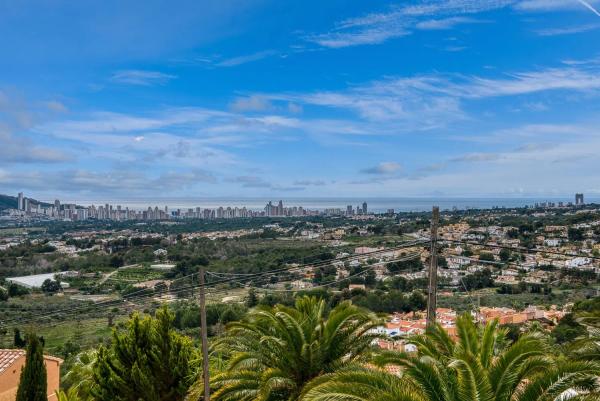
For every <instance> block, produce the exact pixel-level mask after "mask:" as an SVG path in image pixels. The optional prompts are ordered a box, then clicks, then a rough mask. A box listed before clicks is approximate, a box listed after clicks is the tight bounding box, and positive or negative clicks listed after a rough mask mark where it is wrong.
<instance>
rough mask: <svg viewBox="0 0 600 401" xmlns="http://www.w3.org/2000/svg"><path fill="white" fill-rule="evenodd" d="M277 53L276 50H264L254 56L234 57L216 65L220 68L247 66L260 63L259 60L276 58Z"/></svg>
mask: <svg viewBox="0 0 600 401" xmlns="http://www.w3.org/2000/svg"><path fill="white" fill-rule="evenodd" d="M276 54H277V52H276V51H275V50H263V51H260V52H256V53H252V54H248V55H244V56H238V57H232V58H229V59H226V60H222V61H219V62H218V63H216V64H215V65H216V66H218V67H235V66H238V65H241V64H246V63H250V62H253V61H258V60H262V59H264V58H266V57H270V56H274V55H276Z"/></svg>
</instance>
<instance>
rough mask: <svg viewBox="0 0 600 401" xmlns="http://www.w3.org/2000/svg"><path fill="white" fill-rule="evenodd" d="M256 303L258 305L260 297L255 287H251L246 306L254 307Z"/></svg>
mask: <svg viewBox="0 0 600 401" xmlns="http://www.w3.org/2000/svg"><path fill="white" fill-rule="evenodd" d="M256 305H258V297H257V296H256V292H255V291H254V288H250V291H248V297H247V298H246V306H247V307H248V308H254V307H255V306H256Z"/></svg>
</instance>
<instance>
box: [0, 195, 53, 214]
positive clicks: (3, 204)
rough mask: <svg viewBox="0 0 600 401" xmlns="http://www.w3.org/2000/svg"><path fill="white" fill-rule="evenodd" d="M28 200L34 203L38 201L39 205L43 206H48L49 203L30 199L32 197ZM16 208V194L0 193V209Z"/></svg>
mask: <svg viewBox="0 0 600 401" xmlns="http://www.w3.org/2000/svg"><path fill="white" fill-rule="evenodd" d="M29 201H30V202H33V203H35V204H38V203H39V204H40V205H42V206H45V207H48V206H50V203H46V202H40V201H38V200H35V199H32V198H29ZM16 208H17V197H16V196H10V195H2V194H0V210H4V209H16Z"/></svg>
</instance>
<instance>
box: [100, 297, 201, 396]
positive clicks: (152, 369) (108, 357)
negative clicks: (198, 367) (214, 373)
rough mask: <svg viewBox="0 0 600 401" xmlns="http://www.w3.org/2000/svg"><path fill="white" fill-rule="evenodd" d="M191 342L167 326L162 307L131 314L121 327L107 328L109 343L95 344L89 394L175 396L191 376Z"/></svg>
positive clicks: (170, 316) (167, 315)
mask: <svg viewBox="0 0 600 401" xmlns="http://www.w3.org/2000/svg"><path fill="white" fill-rule="evenodd" d="M195 355H196V353H195V350H194V348H193V346H192V342H191V340H190V339H189V338H188V337H185V336H183V335H181V334H178V333H177V332H176V331H175V329H174V327H173V314H172V313H170V312H169V310H168V309H167V308H166V307H163V308H161V309H159V310H158V311H157V312H156V316H155V317H154V318H153V317H150V316H145V317H142V316H140V315H139V314H137V313H136V314H134V315H133V317H132V318H131V319H130V321H129V323H128V326H127V329H126V330H125V331H123V332H119V331H118V330H114V331H113V339H112V344H111V346H110V348H105V347H100V348H99V350H98V356H97V361H96V363H95V364H94V373H93V374H94V381H95V383H96V385H97V387H96V388H95V389H92V396H93V398H94V399H95V400H97V401H109V400H114V401H138V400H140V399H142V400H144V401H163V400H164V401H167V400H169V401H179V400H183V399H184V398H185V395H186V393H187V391H188V388H189V386H190V384H191V383H192V382H193V379H194V377H193V370H192V364H191V362H192V361H193V360H195V359H197V358H196V356H195Z"/></svg>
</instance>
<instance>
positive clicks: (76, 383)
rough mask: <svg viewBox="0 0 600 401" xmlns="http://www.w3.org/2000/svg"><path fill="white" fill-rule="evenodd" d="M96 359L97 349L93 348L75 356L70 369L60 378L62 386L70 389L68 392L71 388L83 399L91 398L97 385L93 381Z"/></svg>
mask: <svg viewBox="0 0 600 401" xmlns="http://www.w3.org/2000/svg"><path fill="white" fill-rule="evenodd" d="M97 360H98V350H96V349H93V348H92V349H89V350H87V351H83V352H81V353H79V354H77V355H76V356H75V360H74V361H73V364H72V365H71V369H69V371H68V372H67V374H66V375H65V376H64V378H63V380H62V384H63V386H64V387H65V388H68V389H69V390H70V391H69V393H68V394H70V393H71V390H72V391H73V392H75V393H76V394H77V397H78V398H79V399H81V400H83V401H86V400H91V399H92V392H93V391H94V390H95V388H96V386H97V385H96V383H95V381H94V365H95V364H96V361H97ZM69 400H70V398H69Z"/></svg>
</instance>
